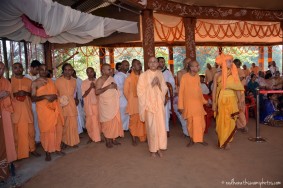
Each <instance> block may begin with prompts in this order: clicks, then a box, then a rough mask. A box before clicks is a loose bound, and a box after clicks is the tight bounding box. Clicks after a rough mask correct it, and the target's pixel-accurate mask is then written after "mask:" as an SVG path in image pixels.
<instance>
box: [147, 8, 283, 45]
mask: <svg viewBox="0 0 283 188" xmlns="http://www.w3.org/2000/svg"><path fill="white" fill-rule="evenodd" d="M153 17H154V40H155V42H167V43H174V42H175V41H176V42H181V41H184V39H185V29H184V24H183V20H182V18H181V17H177V16H169V15H164V14H158V13H154V15H153ZM282 37H283V34H282V29H281V27H280V22H255V21H235V20H204V19H198V20H197V22H196V30H195V41H196V42H211V43H213V42H216V43H219V42H234V43H257V42H258V43H267V44H268V43H280V42H282Z"/></svg>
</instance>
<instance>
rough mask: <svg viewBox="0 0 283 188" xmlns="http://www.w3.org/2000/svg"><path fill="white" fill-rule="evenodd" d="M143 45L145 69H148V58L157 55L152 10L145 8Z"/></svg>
mask: <svg viewBox="0 0 283 188" xmlns="http://www.w3.org/2000/svg"><path fill="white" fill-rule="evenodd" d="M142 28H143V31H142V46H143V55H144V71H146V70H147V69H148V65H147V63H148V60H149V58H150V57H155V49H154V27H153V12H152V10H144V11H143V12H142Z"/></svg>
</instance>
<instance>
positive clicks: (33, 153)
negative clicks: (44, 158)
mask: <svg viewBox="0 0 283 188" xmlns="http://www.w3.org/2000/svg"><path fill="white" fill-rule="evenodd" d="M30 154H32V155H33V156H35V157H40V156H41V155H40V154H39V153H37V152H36V151H32V152H30Z"/></svg>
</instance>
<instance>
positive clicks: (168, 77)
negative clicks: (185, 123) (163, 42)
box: [157, 57, 175, 137]
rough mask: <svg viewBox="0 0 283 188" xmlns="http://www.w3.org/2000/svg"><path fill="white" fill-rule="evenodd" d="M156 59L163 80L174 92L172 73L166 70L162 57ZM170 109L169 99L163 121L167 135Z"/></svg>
mask: <svg viewBox="0 0 283 188" xmlns="http://www.w3.org/2000/svg"><path fill="white" fill-rule="evenodd" d="M157 60H158V63H159V66H158V69H159V70H161V72H162V74H163V77H164V80H165V82H169V83H170V84H171V85H172V89H173V93H175V79H174V77H173V75H172V73H171V72H170V70H168V69H167V67H166V66H165V59H164V57H158V58H157ZM168 95H169V96H170V94H169V91H168ZM170 110H171V102H170V100H169V101H168V102H167V103H166V105H165V122H166V131H167V136H168V137H169V136H170V134H169V119H170Z"/></svg>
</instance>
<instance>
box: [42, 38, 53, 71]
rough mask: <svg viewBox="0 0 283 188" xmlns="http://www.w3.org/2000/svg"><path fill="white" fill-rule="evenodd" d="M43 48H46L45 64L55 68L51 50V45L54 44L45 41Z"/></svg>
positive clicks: (50, 68) (51, 68) (48, 67)
mask: <svg viewBox="0 0 283 188" xmlns="http://www.w3.org/2000/svg"><path fill="white" fill-rule="evenodd" d="M43 47H44V48H43V49H44V61H45V64H46V65H47V69H48V70H53V66H52V52H51V47H52V44H51V43H50V42H48V41H47V42H45V43H44V44H43Z"/></svg>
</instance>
